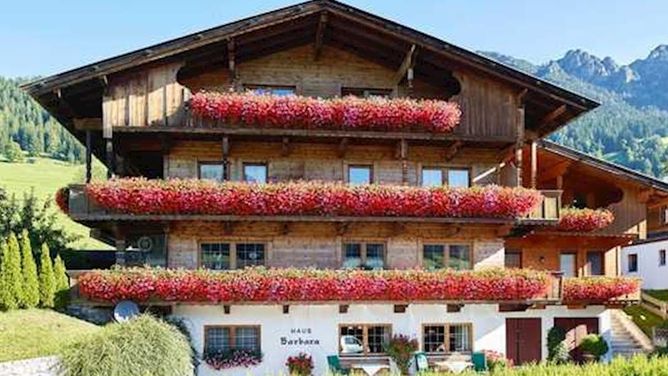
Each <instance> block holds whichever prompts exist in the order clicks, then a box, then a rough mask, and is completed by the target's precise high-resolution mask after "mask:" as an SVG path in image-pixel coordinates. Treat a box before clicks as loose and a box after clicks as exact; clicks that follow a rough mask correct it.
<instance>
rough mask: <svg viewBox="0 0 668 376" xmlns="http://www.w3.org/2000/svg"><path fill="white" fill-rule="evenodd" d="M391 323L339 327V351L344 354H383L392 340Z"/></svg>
mask: <svg viewBox="0 0 668 376" xmlns="http://www.w3.org/2000/svg"><path fill="white" fill-rule="evenodd" d="M391 333H392V327H391V326H390V325H365V324H346V325H341V326H340V328H339V352H340V353H341V354H342V355H343V354H345V355H366V354H382V353H384V352H385V345H386V344H387V343H388V342H389V341H390V336H391Z"/></svg>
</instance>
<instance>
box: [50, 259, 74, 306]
mask: <svg viewBox="0 0 668 376" xmlns="http://www.w3.org/2000/svg"><path fill="white" fill-rule="evenodd" d="M53 274H54V275H55V280H56V308H64V307H65V306H66V305H67V302H68V301H69V296H70V281H69V279H68V278H67V271H66V269H65V262H63V259H62V258H60V254H58V255H57V256H56V259H55V260H54V262H53Z"/></svg>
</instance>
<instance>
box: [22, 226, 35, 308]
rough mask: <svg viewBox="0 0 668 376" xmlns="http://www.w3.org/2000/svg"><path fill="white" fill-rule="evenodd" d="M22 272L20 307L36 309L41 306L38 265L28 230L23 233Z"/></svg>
mask: <svg viewBox="0 0 668 376" xmlns="http://www.w3.org/2000/svg"><path fill="white" fill-rule="evenodd" d="M21 270H22V271H23V294H22V299H21V302H19V303H20V305H21V307H24V308H34V307H37V305H38V304H39V280H38V279H37V265H35V256H34V255H33V253H32V247H31V246H30V236H29V235H28V231H27V230H23V232H22V233H21Z"/></svg>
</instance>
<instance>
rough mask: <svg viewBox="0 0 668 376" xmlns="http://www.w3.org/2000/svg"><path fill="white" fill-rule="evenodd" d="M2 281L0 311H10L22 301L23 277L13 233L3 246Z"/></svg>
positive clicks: (17, 243)
mask: <svg viewBox="0 0 668 376" xmlns="http://www.w3.org/2000/svg"><path fill="white" fill-rule="evenodd" d="M0 279H1V280H2V290H3V293H2V301H1V302H0V304H1V305H2V309H4V310H12V309H17V308H19V307H20V305H21V302H23V301H24V299H23V276H22V275H21V250H20V247H19V242H18V240H17V239H16V235H14V233H10V234H9V237H8V239H7V242H6V244H5V247H4V250H3V256H2V264H1V265H0Z"/></svg>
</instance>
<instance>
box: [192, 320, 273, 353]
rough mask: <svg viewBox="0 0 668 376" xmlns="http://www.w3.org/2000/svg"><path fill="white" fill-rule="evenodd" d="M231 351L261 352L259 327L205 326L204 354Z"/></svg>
mask: <svg viewBox="0 0 668 376" xmlns="http://www.w3.org/2000/svg"><path fill="white" fill-rule="evenodd" d="M230 349H244V350H252V351H260V327H259V326H205V327H204V352H205V353H211V352H222V351H227V350H230Z"/></svg>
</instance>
